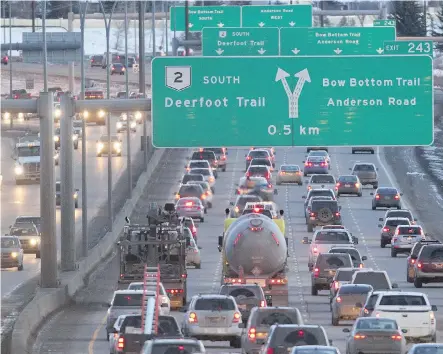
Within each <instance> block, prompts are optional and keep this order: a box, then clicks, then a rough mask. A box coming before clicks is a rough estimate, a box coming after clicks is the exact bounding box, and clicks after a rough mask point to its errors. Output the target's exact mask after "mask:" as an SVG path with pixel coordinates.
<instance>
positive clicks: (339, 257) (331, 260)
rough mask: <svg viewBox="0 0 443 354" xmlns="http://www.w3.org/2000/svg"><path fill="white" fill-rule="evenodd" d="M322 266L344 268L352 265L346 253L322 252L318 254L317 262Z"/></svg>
mask: <svg viewBox="0 0 443 354" xmlns="http://www.w3.org/2000/svg"><path fill="white" fill-rule="evenodd" d="M316 265H319V266H321V267H324V268H333V269H337V268H344V267H352V263H351V260H350V259H349V255H347V254H334V255H332V254H327V253H323V254H320V255H319V256H318V260H317V264H316Z"/></svg>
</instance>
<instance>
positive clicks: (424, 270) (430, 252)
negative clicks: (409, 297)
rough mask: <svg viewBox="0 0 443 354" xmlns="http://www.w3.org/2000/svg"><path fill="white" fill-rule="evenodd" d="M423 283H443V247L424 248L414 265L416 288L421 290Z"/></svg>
mask: <svg viewBox="0 0 443 354" xmlns="http://www.w3.org/2000/svg"><path fill="white" fill-rule="evenodd" d="M423 283H425V284H427V283H443V245H442V244H435V245H426V246H424V247H422V249H421V250H420V253H419V254H418V257H417V261H416V263H415V264H414V286H415V287H416V288H421V287H422V286H423Z"/></svg>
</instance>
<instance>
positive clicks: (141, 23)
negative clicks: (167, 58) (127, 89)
mask: <svg viewBox="0 0 443 354" xmlns="http://www.w3.org/2000/svg"><path fill="white" fill-rule="evenodd" d="M145 5H146V3H145V1H144V0H142V1H140V2H139V6H140V7H139V12H138V41H139V43H138V50H139V60H140V63H139V68H140V70H139V76H138V79H139V82H138V90H139V92H140V93H142V94H143V96H144V94H145V92H146V85H145V79H146V75H145V71H146V70H145V69H146V61H145V12H146V7H145ZM142 115H143V163H144V165H143V168H144V169H145V170H146V169H147V168H148V137H147V135H148V127H147V121H146V118H147V115H146V112H142Z"/></svg>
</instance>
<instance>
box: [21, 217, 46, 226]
mask: <svg viewBox="0 0 443 354" xmlns="http://www.w3.org/2000/svg"><path fill="white" fill-rule="evenodd" d="M15 223H16V224H24V223H32V224H35V225H40V224H41V219H40V218H39V217H38V216H36V217H32V216H30V217H27V216H20V217H18V218H17V219H15Z"/></svg>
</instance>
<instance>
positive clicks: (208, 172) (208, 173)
mask: <svg viewBox="0 0 443 354" xmlns="http://www.w3.org/2000/svg"><path fill="white" fill-rule="evenodd" d="M189 174H193V175H203V177H204V178H205V181H206V182H208V183H209V186H210V187H211V192H212V193H215V176H214V172H213V170H212V168H191V170H190V171H189Z"/></svg>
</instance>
